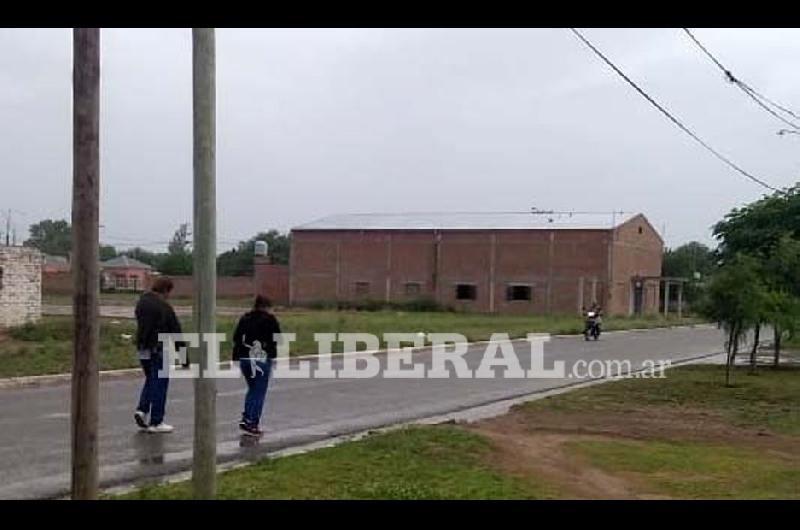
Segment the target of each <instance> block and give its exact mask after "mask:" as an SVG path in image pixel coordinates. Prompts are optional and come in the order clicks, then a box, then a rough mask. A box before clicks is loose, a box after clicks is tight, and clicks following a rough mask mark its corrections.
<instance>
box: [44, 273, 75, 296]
mask: <svg viewBox="0 0 800 530" xmlns="http://www.w3.org/2000/svg"><path fill="white" fill-rule="evenodd" d="M42 293H43V294H65V295H72V273H71V272H69V271H57V272H49V271H42Z"/></svg>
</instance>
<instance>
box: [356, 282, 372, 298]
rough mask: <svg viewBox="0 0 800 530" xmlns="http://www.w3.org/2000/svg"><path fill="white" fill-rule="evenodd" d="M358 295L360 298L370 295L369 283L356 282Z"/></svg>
mask: <svg viewBox="0 0 800 530" xmlns="http://www.w3.org/2000/svg"><path fill="white" fill-rule="evenodd" d="M356 294H357V295H359V296H364V295H367V294H369V282H356Z"/></svg>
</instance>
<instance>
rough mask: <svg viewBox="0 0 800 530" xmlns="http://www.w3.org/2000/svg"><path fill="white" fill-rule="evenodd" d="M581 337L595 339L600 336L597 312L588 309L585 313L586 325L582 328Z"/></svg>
mask: <svg viewBox="0 0 800 530" xmlns="http://www.w3.org/2000/svg"><path fill="white" fill-rule="evenodd" d="M583 338H584V339H585V340H589V339H590V338H593V339H594V340H597V339H598V338H600V323H599V322H598V321H597V313H596V312H594V311H589V312H588V313H586V325H585V327H584V328H583Z"/></svg>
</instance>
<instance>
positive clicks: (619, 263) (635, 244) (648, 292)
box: [609, 215, 664, 314]
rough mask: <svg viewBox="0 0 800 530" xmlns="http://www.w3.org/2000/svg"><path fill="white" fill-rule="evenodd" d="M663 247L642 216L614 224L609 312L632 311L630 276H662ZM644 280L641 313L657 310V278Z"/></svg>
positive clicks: (653, 230)
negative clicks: (612, 279)
mask: <svg viewBox="0 0 800 530" xmlns="http://www.w3.org/2000/svg"><path fill="white" fill-rule="evenodd" d="M663 247H664V242H663V241H662V239H661V237H660V236H659V235H658V232H656V230H655V229H654V228H653V226H652V225H651V224H650V223H649V222H648V221H647V219H646V218H645V217H644V216H642V215H638V216H636V217H634V218H633V219H631V220H630V221H628V222H626V223H625V224H622V225H620V226H619V227H617V229H616V237H615V239H614V245H613V248H614V250H613V255H612V269H613V277H614V285H613V288H612V295H611V299H610V300H609V310H610V311H611V312H613V313H618V314H628V313H630V312H631V311H632V303H633V302H632V298H633V282H632V279H633V278H635V277H637V276H660V275H661V261H662V257H663V256H662V253H663ZM643 283H644V285H643V289H644V292H643V300H642V301H643V304H642V306H643V307H642V310H643V312H644V313H655V312H658V305H659V282H658V280H652V279H651V280H646V281H644V282H643Z"/></svg>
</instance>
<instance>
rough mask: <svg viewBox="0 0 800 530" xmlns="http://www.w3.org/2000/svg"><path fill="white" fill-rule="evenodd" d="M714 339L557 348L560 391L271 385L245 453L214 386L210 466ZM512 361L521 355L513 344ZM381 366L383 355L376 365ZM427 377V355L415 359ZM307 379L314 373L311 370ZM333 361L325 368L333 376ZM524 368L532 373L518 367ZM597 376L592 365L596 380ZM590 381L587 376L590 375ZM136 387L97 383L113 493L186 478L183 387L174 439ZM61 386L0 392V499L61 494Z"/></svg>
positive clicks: (133, 381)
mask: <svg viewBox="0 0 800 530" xmlns="http://www.w3.org/2000/svg"><path fill="white" fill-rule="evenodd" d="M722 340H723V339H722V334H721V332H720V331H718V330H717V329H716V328H714V327H709V326H698V327H695V328H673V329H658V330H650V331H632V332H616V333H606V334H604V335H603V337H601V339H600V341H598V342H585V341H584V340H583V339H582V338H580V337H555V338H553V339H552V340H551V341H550V342H549V343H547V344H546V345H545V348H544V352H545V355H544V359H545V361H544V362H545V367H551V366H552V362H553V361H554V360H561V361H564V362H565V365H566V375H567V377H565V378H561V379H509V378H505V377H502V376H501V373H502V371H498V372H496V374H497V376H496V377H494V378H491V379H458V378H455V377H450V378H443V379H386V378H380V377H379V378H370V379H274V380H273V381H272V382H271V386H270V391H269V394H268V397H267V404H266V407H265V418H264V420H263V422H264V424H263V428H264V430H265V435H264V437H263V438H262V439H261V440H260V441H259V442H258V443H255V444H254V443H244V440H243V439H242V437H241V436H240V433H239V431H238V428H237V421H238V419H239V416H240V413H241V408H242V401H243V397H244V383H243V381H242V380H241V379H221V380H218V386H217V389H218V401H217V403H218V405H217V442H218V457H219V461H220V462H223V461H228V460H238V459H248V458H253V457H257V456H259V455H264V454H265V453H266V452H269V451H272V450H275V449H278V448H283V447H289V446H292V445H298V444H302V443H308V442H312V441H316V440H322V439H326V438H330V437H333V436H338V435H342V434H348V433H354V432H359V431H363V430H365V429H370V428H376V427H380V426H385V425H389V424H393V423H398V422H403V421H410V420H414V419H418V418H424V417H428V416H434V415H439V414H444V413H447V412H452V411H456V410H460V409H465V408H469V407H473V406H478V405H482V404H486V403H490V402H493V401H499V400H503V399H507V398H511V397H517V396H521V395H524V394H528V393H533V392H537V391H542V390H546V389H551V388H555V387H559V386H564V385H567V384H572V383H576V382H579V381H580V380H581V377H584V378H585V377H586V373H585V371H586V368H587V367H586V366H585V365H583V371H582V372H580V373H577V374H574V375H575V376H577V377H569V376H570V375H573V374H572V371H573V368H575V367H576V364H575V363H576V361H580V360H583V361H584V362H588V361H591V360H593V359H599V360H617V361H624V360H627V361H630V363H631V367H632V368H633V369H634V370H636V369H639V368H641V367H642V366H643V363H644V362H645V361H646V360H652V361H659V360H667V359H669V360H673V361H679V360H681V359H687V358H692V357H697V356H699V355H704V354H711V353H715V352H719V351H720V350H721V345H722ZM513 344H514V348H515V351H516V352H517V353H518V355H519V356H520V358H521V359H526V358H528V359H529V358H530V353H529V352H530V348H529V344H528V343H527V342H525V341H514V342H513ZM485 349H486V345H485V344H477V345H474V346H471V347H470V348H469V350H468V352H467V354H466V355H465V356H464V357H465V359H467V362H468V364H469V366H470V367H471V368H477V366H478V365H479V364H480V361H481V358H482V356H483V353H484V351H485ZM378 357H379V359H381V363H382V365H385V363H386V355H378ZM413 359H414V362H416V363H423V364H426V365H427V366H430V360H431V353H430V350H429V349H425V350H420V351H417V352H415V353H414V355H413ZM310 362H311V363H312V368H313V366H314V363H315V362H316V361H310ZM341 363H342V359H341V358H334V360H333V366H334V368H339V367H341ZM522 365H523V367H524V368H528V367H529V366H530V362H529V360H528V361H523V362H522ZM598 367H599V365H598V364H597V363H595V368H598ZM597 373H599V368H598V372H595V374H597ZM140 387H141V378H139V377H132V378H122V379H110V380H105V381H102V383H101V389H100V407H101V410H100V463H101V470H100V480H101V485H102V486H104V487H106V486H111V485H115V484H121V483H126V482H130V481H131V480H135V479H140V478H142V477H148V476H157V475H164V474H169V473H174V472H177V471H183V470H186V469H189V468H190V467H191V451H192V435H193V417H194V416H193V402H192V399H193V398H192V392H193V389H192V381H191V380H188V379H183V380H173V381H171V382H170V393H169V401H168V409H167V422H168V423H170V424H172V425H174V426H175V432H174V433H172V434H167V435H148V434H143V433H139V432H138V431H137V429H136V427H135V425H134V424H133V420H132V413H133V409H134V406H135V404H136V402H137V399H138V394H139V390H140ZM69 391H70V387H69V384H68V383H67V384H59V385H55V386H43V387H38V388H19V389H4V390H0V498H2V499H9V498H41V497H56V496H61V495H65V494H67V493H68V490H69V466H70V464H69V459H70V454H69V452H70V437H69V436H70V427H69Z"/></svg>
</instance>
